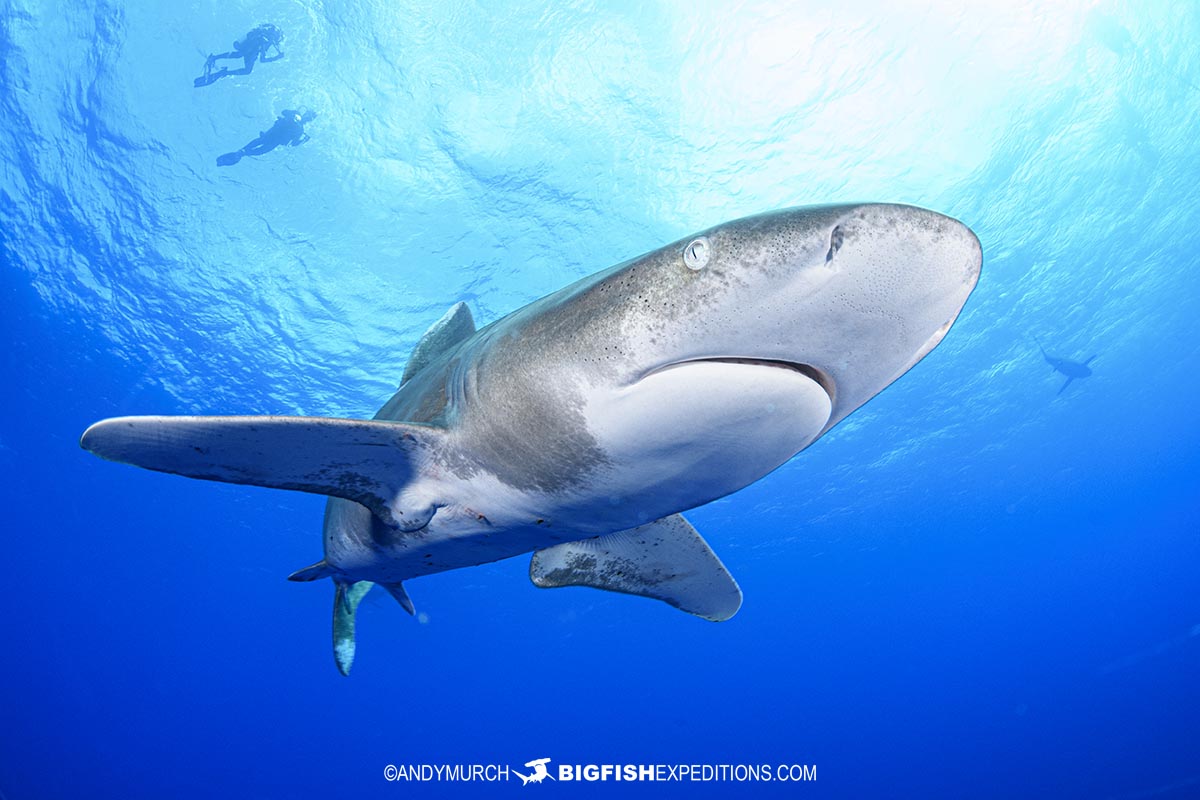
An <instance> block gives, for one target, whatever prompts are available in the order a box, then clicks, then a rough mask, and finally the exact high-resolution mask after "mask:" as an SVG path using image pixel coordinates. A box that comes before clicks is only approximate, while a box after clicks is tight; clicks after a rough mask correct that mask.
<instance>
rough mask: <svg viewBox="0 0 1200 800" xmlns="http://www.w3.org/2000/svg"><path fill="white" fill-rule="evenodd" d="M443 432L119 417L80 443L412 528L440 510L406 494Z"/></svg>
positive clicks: (361, 423)
mask: <svg viewBox="0 0 1200 800" xmlns="http://www.w3.org/2000/svg"><path fill="white" fill-rule="evenodd" d="M443 435H444V433H443V431H442V430H441V429H440V428H435V427H433V426H430V425H420V424H416V423H407V422H388V421H380V420H358V419H333V418H327V417H115V418H113V419H106V420H103V421H101V422H97V423H96V424H95V425H93V426H92V427H90V428H88V429H87V431H85V432H84V434H83V437H82V438H81V439H80V440H79V444H80V446H81V447H83V449H85V450H90V451H91V452H93V453H95V454H96V455H98V456H100V457H101V458H105V459H108V460H109V461H121V462H124V463H126V464H134V465H136V466H139V467H144V468H145V469H152V470H157V471H159V472H170V473H174V474H176V475H186V476H187V477H189V478H202V479H204V480H210V481H224V482H225V483H248V484H252V485H254V486H269V487H272V488H275V489H292V490H295V491H300V492H311V493H313V494H323V495H330V496H333V497H344V498H345V499H347V500H353V501H354V502H356V503H360V504H362V505H364V506H366V507H367V508H369V509H370V510H371V511H372V512H373V513H374V514H375V515H376V516H377V517H379V518H380V520H382V521H383V522H384V523H386V524H388V525H391V526H393V527H395V528H399V529H400V530H404V531H413V530H417V529H419V528H422V527H424V526H425V525H426V524H428V522H429V520H430V518H431V517H432V516H433V513H434V511H435V510H436V507H435V506H434V504H433V503H432V501H431V500H429V499H428V498H416V497H412V496H410V495H409V494H408V493H405V492H404V491H403V489H404V488H405V486H407V485H408V484H409V483H410V482H411V481H412V480H413V479H414V478H415V477H416V476H417V474H418V473H419V472H420V470H421V466H422V462H423V461H424V459H425V458H426V455H425V451H426V450H427V449H428V447H429V446H430V445H432V444H435V443H436V442H437V441H439V440H440V437H442V436H443Z"/></svg>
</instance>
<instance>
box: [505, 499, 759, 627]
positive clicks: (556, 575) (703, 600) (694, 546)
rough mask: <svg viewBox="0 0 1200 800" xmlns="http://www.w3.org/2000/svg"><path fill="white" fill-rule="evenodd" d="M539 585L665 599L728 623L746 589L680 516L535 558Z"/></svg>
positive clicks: (540, 552) (532, 566) (533, 563)
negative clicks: (581, 587)
mask: <svg viewBox="0 0 1200 800" xmlns="http://www.w3.org/2000/svg"><path fill="white" fill-rule="evenodd" d="M529 578H530V580H532V581H533V583H534V585H535V586H539V587H541V588H544V589H545V588H554V587H559V586H591V587H593V588H595V589H605V590H607V591H610V592H622V593H624V594H636V595H640V596H642V597H652V598H654V599H655V600H662V601H663V602H664V603H668V604H670V605H672V606H675V607H676V608H678V609H680V610H681V611H686V612H688V613H689V614H695V615H696V616H698V617H703V618H704V619H707V620H711V621H713V622H723V621H724V620H727V619H729V618H730V617H732V616H733V615H734V614H736V613H737V611H738V609H739V608H740V607H741V605H742V590H741V589H740V588H738V585H737V581H735V580H734V579H733V576H732V575H730V574H729V570H727V569H725V565H724V564H722V563H721V560H720V559H719V558H717V556H716V554H715V553H714V552H713V551H712V549H711V548H710V547H709V546H708V543H707V542H705V541H704V539H702V538H701V537H700V534H699V533H697V532H696V529H695V528H693V527H692V526H691V523H689V522H688V521H687V520H686V519H684V518H683V517H682V516H680V515H679V514H675V515H673V516H670V517H664V518H662V519H660V520H657V521H655V522H651V523H650V524H648V525H641V526H639V527H637V528H630V529H629V530H626V531H619V532H617V533H611V534H609V535H607V536H600V537H597V538H595V539H584V540H582V541H578V542H567V543H566V544H560V545H555V546H554V547H548V548H546V549H544V550H538V551H537V552H536V553H534V554H533V560H532V561H531V562H530V564H529Z"/></svg>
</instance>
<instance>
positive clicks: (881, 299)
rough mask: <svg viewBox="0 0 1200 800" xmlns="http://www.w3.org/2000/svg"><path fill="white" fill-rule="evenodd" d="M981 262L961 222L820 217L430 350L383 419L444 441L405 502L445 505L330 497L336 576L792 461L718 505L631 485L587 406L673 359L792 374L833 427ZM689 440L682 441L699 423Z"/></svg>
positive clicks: (903, 365)
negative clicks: (826, 410)
mask: <svg viewBox="0 0 1200 800" xmlns="http://www.w3.org/2000/svg"><path fill="white" fill-rule="evenodd" d="M698 236H702V237H704V238H705V239H706V240H707V242H708V245H709V253H710V257H709V260H708V262H707V264H706V265H705V266H704V268H702V269H699V270H694V269H689V268H688V267H687V266H686V265H685V263H684V261H683V258H682V253H683V250H684V247H685V246H686V245H687V244H688V243H689V242H692V241H693V240H695V239H696V238H697V237H698ZM980 261H981V257H980V250H979V243H978V240H977V239H976V238H975V237H974V235H973V234H972V233H971V232H970V230H969V229H967V228H966V227H965V226H963V225H962V224H961V223H958V222H957V221H955V220H952V219H950V218H948V217H944V216H941V215H939V214H935V213H933V212H929V211H925V210H923V209H916V208H912V207H907V206H892V205H866V206H824V207H813V208H802V209H791V210H786V211H779V212H773V213H769V214H763V215H760V216H756V217H750V218H746V219H743V220H738V221H736V222H732V223H728V224H725V225H720V226H717V227H714V228H711V229H709V230H707V231H704V232H702V233H701V234H697V235H695V236H689V237H687V238H685V239H681V240H679V241H678V242H675V243H673V244H670V245H667V246H666V247H663V248H661V249H659V250H656V251H654V252H651V253H647V254H646V255H643V256H641V257H639V258H636V259H633V260H631V261H628V262H625V263H623V264H619V265H617V266H614V267H611V268H609V269H607V270H604V271H602V272H600V273H597V274H595V275H592V276H590V277H588V278H585V279H583V280H580V281H578V282H576V283H574V284H572V285H570V286H568V287H566V288H564V289H561V290H560V291H558V292H555V293H554V294H551V295H549V296H547V297H545V298H542V299H541V300H538V301H536V302H534V303H531V304H530V305H528V306H526V307H524V308H522V309H520V310H518V311H515V312H513V313H512V314H509V315H508V316H506V317H504V318H503V319H501V320H499V321H497V322H494V323H492V324H491V325H489V326H487V327H485V328H483V329H481V330H479V331H477V332H476V333H475V334H474V335H472V336H470V338H468V339H466V340H465V341H463V342H462V343H461V344H459V345H458V346H456V347H454V348H452V349H450V350H449V351H447V352H444V353H442V354H441V355H440V356H438V357H435V358H432V359H431V360H430V361H429V362H428V364H427V366H425V367H424V368H423V369H421V370H420V371H418V372H417V373H416V374H414V375H412V376H411V379H410V380H408V381H407V382H406V383H405V384H404V385H403V386H402V387H401V388H400V390H399V391H397V392H396V394H395V395H394V396H393V397H392V398H391V400H389V401H388V402H387V404H385V405H384V407H383V408H382V409H381V410H380V411H379V413H378V414H377V415H376V419H381V420H394V421H403V422H410V423H421V424H425V425H430V426H434V427H435V428H436V429H437V430H436V431H431V433H436V434H437V435H434V436H431V437H430V440H429V442H428V443H427V445H426V450H425V451H424V456H425V460H424V462H423V463H424V469H423V472H424V475H425V476H426V477H427V479H423V480H419V481H418V482H417V483H418V484H419V485H413V486H411V487H408V488H406V489H405V490H404V491H403V492H402V496H403V498H404V503H405V504H409V503H411V505H412V506H413V507H414V508H417V507H419V506H421V505H422V504H427V505H428V506H429V510H431V511H434V512H435V513H434V514H433V517H432V519H431V520H430V522H429V524H428V525H426V526H425V527H423V528H420V529H418V530H415V531H400V530H397V529H395V528H391V527H388V526H387V525H385V524H384V523H382V522H381V521H379V520H378V519H377V518H375V517H374V516H373V515H372V514H371V513H370V512H369V511H367V510H366V509H365V508H363V507H362V506H359V505H357V504H356V503H353V502H350V501H347V500H342V499H337V498H334V499H331V500H330V501H329V504H328V507H327V512H326V520H325V548H326V562H327V563H328V564H330V566H331V567H333V568H334V569H336V570H338V571H339V572H340V574H341V576H342V577H343V579H348V580H372V581H376V582H394V581H399V580H403V579H407V578H411V577H415V576H418V575H424V574H429V573H432V572H439V571H443V570H447V569H454V568H457V567H461V566H468V565H471V564H480V563H486V562H488V561H494V560H497V559H500V558H505V557H509V556H512V555H517V554H519V553H522V552H529V551H531V550H534V549H540V548H543V547H548V546H550V545H553V544H556V543H559V542H562V541H572V540H577V539H581V538H586V537H589V536H596V535H600V534H603V533H609V532H613V531H617V530H624V529H626V528H631V527H634V526H636V525H639V524H642V523H644V522H647V521H650V520H654V519H658V518H661V517H663V516H667V515H669V514H673V513H677V512H679V511H682V510H686V509H687V508H691V507H694V506H696V505H700V504H702V503H705V502H709V501H711V500H712V499H715V497H719V496H722V495H723V494H726V493H728V492H732V491H736V490H737V489H739V488H741V487H742V486H744V485H746V484H748V483H750V482H752V481H753V480H757V479H758V478H760V477H762V475H765V474H766V473H767V472H770V471H771V470H773V469H775V468H776V467H778V466H779V463H782V462H779V463H764V464H762V465H761V466H760V467H756V468H755V469H754V470H753V473H752V474H746V473H739V474H738V475H737V476H736V477H735V478H731V483H730V485H727V486H723V487H721V488H720V489H719V493H717V494H713V493H712V492H711V491H710V494H713V496H707V495H705V496H689V495H688V494H687V491H686V489H687V485H688V476H687V474H686V473H682V474H680V475H676V476H670V475H668V476H663V477H662V478H661V482H662V487H669V488H671V491H665V492H664V491H658V492H656V491H646V492H642V491H640V490H639V489H636V488H630V486H629V485H628V483H622V482H621V480H620V475H621V474H622V473H623V472H624V471H629V470H636V468H637V465H636V462H635V460H634V461H631V460H629V459H627V460H626V462H622V463H616V462H615V461H614V459H613V456H612V454H610V453H609V452H608V451H607V450H606V449H605V447H604V446H603V445H602V444H601V443H600V442H599V441H597V438H596V436H595V435H594V425H593V424H590V423H589V419H588V418H587V416H586V410H587V407H588V405H587V403H588V397H589V396H594V395H595V393H597V392H607V391H620V390H621V389H622V388H627V387H631V386H636V385H637V384H638V382H639V381H641V380H642V379H643V378H645V377H646V376H647V375H649V374H651V373H655V372H656V371H658V370H661V369H663V368H665V367H668V366H670V365H678V364H682V363H687V362H693V361H705V360H713V359H756V360H762V361H779V362H786V363H787V364H790V365H794V366H796V367H797V368H798V369H802V370H804V371H805V374H806V375H810V376H812V378H813V379H814V380H816V381H818V382H819V384H820V386H821V387H822V388H823V389H825V391H826V392H827V393H828V394H829V396H830V398H831V400H832V409H833V411H832V414H831V416H830V417H829V421H828V424H827V425H825V427H824V429H823V430H822V431H820V432H821V433H823V432H824V430H828V429H829V428H830V427H832V426H833V425H834V424H836V423H837V422H838V421H839V420H840V419H842V418H844V417H845V416H846V415H847V414H849V413H850V412H851V411H853V410H854V409H855V408H857V407H858V406H860V405H861V404H862V403H863V402H866V400H867V399H869V398H870V397H871V396H873V395H874V394H876V393H877V392H879V391H880V390H881V389H883V388H884V387H885V386H886V385H888V384H889V383H890V382H891V381H892V380H894V379H895V378H897V377H899V375H900V374H902V373H903V372H904V371H905V370H907V369H908V368H909V367H911V366H912V365H913V364H914V363H916V361H918V360H919V359H920V358H921V357H922V356H924V355H925V353H927V352H928V351H929V350H930V349H932V348H933V346H935V345H936V344H937V342H938V341H940V339H941V337H942V336H943V335H944V334H945V332H946V330H948V328H949V326H950V324H951V323H952V322H953V320H954V318H955V317H956V316H957V314H958V312H959V310H960V309H961V307H962V305H963V303H964V302H965V301H966V298H967V296H968V295H969V293H970V291H971V289H972V288H973V287H974V284H975V281H976V279H977V278H978V274H979V266H980ZM684 368H685V369H686V368H687V367H684ZM759 368H760V369H771V368H773V367H759ZM680 428H681V430H680V434H679V435H680V437H681V439H680V444H681V447H685V446H686V444H687V437H688V435H689V434H688V431H687V428H686V421H683V422H682V423H681V426H680ZM635 483H636V482H635ZM638 485H640V484H638ZM614 487H617V490H616V491H618V493H617V494H614V493H613V492H614ZM621 487H625V488H621ZM659 498H665V499H662V501H661V502H659ZM413 516H415V517H417V518H420V517H421V513H420V510H419V508H418V510H416V511H414V513H413Z"/></svg>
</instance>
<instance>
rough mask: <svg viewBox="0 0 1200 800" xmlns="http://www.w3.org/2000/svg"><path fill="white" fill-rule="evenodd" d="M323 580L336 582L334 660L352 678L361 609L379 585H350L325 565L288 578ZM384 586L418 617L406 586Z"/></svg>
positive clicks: (358, 583)
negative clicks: (359, 610) (356, 628)
mask: <svg viewBox="0 0 1200 800" xmlns="http://www.w3.org/2000/svg"><path fill="white" fill-rule="evenodd" d="M321 578H333V583H334V593H333V660H334V662H335V663H336V664H337V668H338V672H340V673H342V674H343V675H349V674H350V668H351V667H352V666H353V665H354V654H355V651H356V650H357V641H356V639H355V635H354V628H355V617H356V616H357V613H358V606H359V604H360V603H362V600H363V598H364V597H366V596H367V592H369V591H371V588H372V587H373V586H374V585H375V584H374V583H372V582H371V581H348V580H346V579H345V578H342V577H340V575H339V573H338V571H337V569H335V568H334V567H331V566H330V565H329V564H327V563H326V562H324V561H318V562H317V563H316V564H313V565H312V566H308V567H305V568H304V569H298V570H296V571H295V572H293V573H292V574H291V575H289V576H288V580H289V581H315V580H320V579H321ZM380 586H382V587H383V588H384V589H386V590H387V591H388V594H390V595H391V596H392V597H394V598H396V602H398V603H399V604H400V606H401V607H402V608H403V609H404V610H405V611H407V612H408V613H409V614H415V613H416V609H415V608H414V607H413V603H412V600H410V599H409V598H408V593H407V592H406V591H404V585H403V584H401V583H399V582H396V583H382V584H380Z"/></svg>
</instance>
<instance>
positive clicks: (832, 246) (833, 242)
mask: <svg viewBox="0 0 1200 800" xmlns="http://www.w3.org/2000/svg"><path fill="white" fill-rule="evenodd" d="M845 238H846V235H845V234H844V233H842V226H841V225H836V226H834V228H833V233H831V234H830V235H829V252H828V253H826V254H825V263H826V264H828V263H829V262H830V261H832V260H833V256H834V255H835V254H836V253H837V251H838V250H841V249H842V242H843V241H844V240H845Z"/></svg>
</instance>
